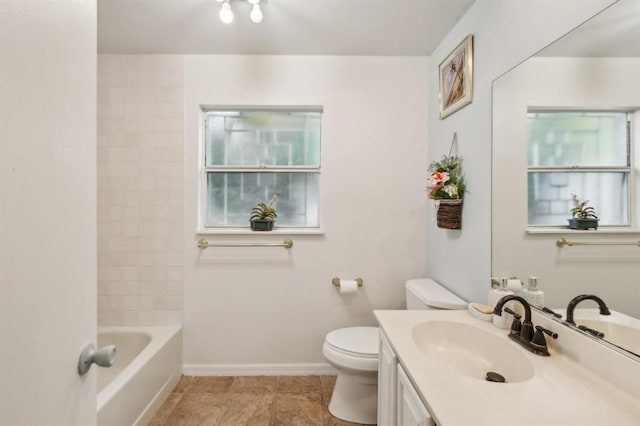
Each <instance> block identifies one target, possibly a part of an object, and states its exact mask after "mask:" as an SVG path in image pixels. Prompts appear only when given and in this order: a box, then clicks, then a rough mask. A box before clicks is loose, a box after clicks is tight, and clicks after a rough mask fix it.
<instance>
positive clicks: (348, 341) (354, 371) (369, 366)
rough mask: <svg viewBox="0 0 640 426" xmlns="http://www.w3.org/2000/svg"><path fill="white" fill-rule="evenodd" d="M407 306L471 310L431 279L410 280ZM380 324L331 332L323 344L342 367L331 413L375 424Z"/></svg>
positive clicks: (336, 365) (325, 352)
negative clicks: (378, 325)
mask: <svg viewBox="0 0 640 426" xmlns="http://www.w3.org/2000/svg"><path fill="white" fill-rule="evenodd" d="M405 289H406V291H405V295H406V300H407V309H412V310H417V309H467V302H465V301H464V300H462V299H460V298H459V297H458V296H456V295H455V294H453V293H451V292H450V291H449V290H447V289H446V288H444V287H442V286H441V285H440V284H438V283H437V282H435V281H433V280H431V279H428V278H421V279H413V280H409V281H407V282H406V285H405ZM378 340H379V338H378V327H347V328H341V329H338V330H334V331H331V332H329V333H328V334H327V336H326V338H325V340H324V344H323V345H322V354H323V355H324V357H325V358H326V359H327V362H329V364H330V365H331V366H333V367H334V368H335V369H336V370H338V377H337V379H336V385H335V387H334V389H333V395H332V396H331V401H330V402H329V412H330V413H331V414H332V415H333V416H335V417H337V418H339V419H342V420H345V421H348V422H352V423H361V424H375V423H376V422H377V420H378V419H377V415H378V410H377V408H378V406H377V399H378V344H379V343H378Z"/></svg>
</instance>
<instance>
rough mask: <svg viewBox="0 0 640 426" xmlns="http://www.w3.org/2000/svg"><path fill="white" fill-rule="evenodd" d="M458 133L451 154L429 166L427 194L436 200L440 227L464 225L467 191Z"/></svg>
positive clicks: (457, 227)
mask: <svg viewBox="0 0 640 426" xmlns="http://www.w3.org/2000/svg"><path fill="white" fill-rule="evenodd" d="M457 145H458V135H457V134H456V133H454V134H453V140H452V141H451V149H450V150H449V155H443V156H442V159H441V160H440V161H434V162H433V163H431V165H430V166H429V173H430V178H429V184H428V185H427V191H428V193H427V195H428V196H429V198H431V199H433V200H434V201H435V203H436V204H435V206H436V217H437V224H438V227H439V228H445V229H460V228H461V227H462V197H463V195H464V193H465V191H466V186H465V182H464V177H463V176H462V174H461V164H462V158H460V157H458V155H457V153H456V152H457Z"/></svg>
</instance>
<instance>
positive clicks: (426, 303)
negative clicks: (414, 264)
mask: <svg viewBox="0 0 640 426" xmlns="http://www.w3.org/2000/svg"><path fill="white" fill-rule="evenodd" d="M405 289H406V297H407V309H410V310H417V309H467V302H465V301H464V300H462V299H461V298H459V297H458V296H456V295H455V294H453V293H451V292H450V291H449V290H447V289H446V288H444V287H442V286H441V285H440V284H438V283H437V282H435V281H433V280H432V279H429V278H419V279H414V280H409V281H407V283H406V284H405Z"/></svg>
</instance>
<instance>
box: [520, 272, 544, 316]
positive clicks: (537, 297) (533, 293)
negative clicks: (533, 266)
mask: <svg viewBox="0 0 640 426" xmlns="http://www.w3.org/2000/svg"><path fill="white" fill-rule="evenodd" d="M522 297H524V299H525V300H526V301H527V302H529V304H530V305H531V306H535V307H536V308H538V309H542V308H543V307H544V292H543V291H542V290H538V278H537V277H529V285H528V287H527V288H525V289H524V290H522Z"/></svg>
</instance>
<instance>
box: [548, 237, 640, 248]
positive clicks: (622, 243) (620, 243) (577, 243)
mask: <svg viewBox="0 0 640 426" xmlns="http://www.w3.org/2000/svg"><path fill="white" fill-rule="evenodd" d="M556 246H558V247H560V248H562V247H565V246H569V247H573V246H638V247H640V241H567V239H566V238H563V237H560V238H558V239H557V240H556Z"/></svg>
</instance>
